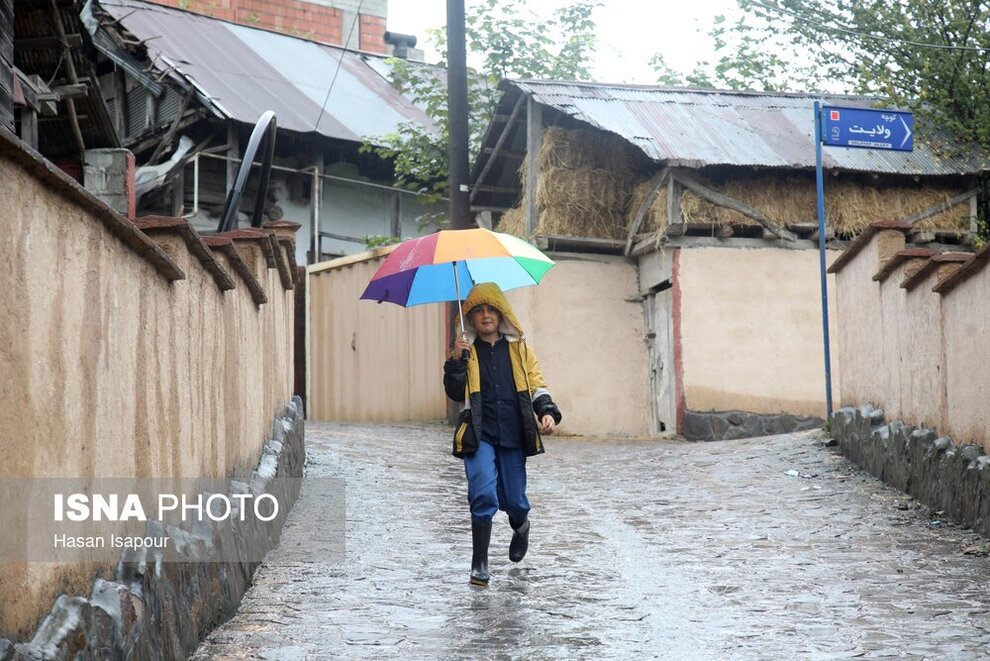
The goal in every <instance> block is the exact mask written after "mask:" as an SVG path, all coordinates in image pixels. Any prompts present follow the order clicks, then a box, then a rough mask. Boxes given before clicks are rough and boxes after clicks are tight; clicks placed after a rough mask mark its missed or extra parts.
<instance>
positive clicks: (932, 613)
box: [193, 423, 990, 660]
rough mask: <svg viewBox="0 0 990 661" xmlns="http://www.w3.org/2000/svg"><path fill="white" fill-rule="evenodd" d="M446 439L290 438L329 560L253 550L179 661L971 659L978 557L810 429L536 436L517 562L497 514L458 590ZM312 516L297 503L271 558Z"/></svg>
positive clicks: (981, 624)
mask: <svg viewBox="0 0 990 661" xmlns="http://www.w3.org/2000/svg"><path fill="white" fill-rule="evenodd" d="M449 436H450V430H449V429H448V428H446V427H440V426H436V427H431V426H380V425H378V426H373V425H348V424H325V423H307V433H306V442H307V452H308V455H309V459H308V465H307V480H314V481H318V480H320V479H322V478H327V477H334V478H344V480H345V481H346V554H345V557H344V560H343V561H342V562H340V561H338V562H334V563H306V562H298V561H296V560H294V559H293V558H292V557H291V556H290V555H287V554H286V552H285V550H284V548H280V549H275V550H274V551H273V552H272V553H271V554H269V556H268V558H267V559H266V561H265V563H264V564H263V565H262V566H261V567H260V568H259V569H258V572H257V574H256V575H255V585H254V586H253V587H252V588H251V590H250V591H249V592H248V594H247V596H246V597H245V599H244V602H243V604H242V606H241V609H240V611H239V612H238V613H237V615H236V616H235V617H234V618H233V619H231V620H230V621H229V622H227V623H226V624H225V625H223V626H222V627H220V628H219V629H217V630H216V631H214V632H213V633H212V634H211V635H210V636H209V637H208V638H207V640H206V641H205V642H204V643H203V644H202V645H201V646H200V648H199V650H198V651H197V653H196V655H195V656H194V657H193V658H195V659H224V658H227V659H278V660H296V659H299V660H302V659H331V658H345V659H346V658H376V659H378V658H403V659H407V658H416V659H418V658H422V659H436V658H439V659H478V658H489V659H502V658H506V659H508V658H534V659H570V658H588V659H602V658H615V659H629V658H636V657H639V658H659V659H782V658H788V659H790V658H814V659H819V658H827V659H833V658H879V657H894V658H911V659H985V658H990V590H988V585H990V584H988V579H990V559H988V557H987V555H986V554H987V552H988V540H986V539H984V538H981V537H979V536H977V535H975V534H974V533H972V532H970V531H967V530H964V529H960V528H958V527H955V526H953V525H952V524H950V523H948V522H945V521H942V520H940V519H939V516H938V513H937V512H931V511H929V510H928V509H927V508H922V507H920V506H918V505H917V504H916V503H915V502H914V501H911V500H909V499H908V498H907V497H906V496H904V495H903V494H902V493H901V492H898V491H895V490H892V489H890V488H887V487H885V486H884V485H883V484H882V483H880V482H878V481H876V480H874V479H873V478H871V477H869V476H867V475H865V474H864V473H861V472H860V471H858V470H857V469H855V468H854V467H853V465H852V464H850V463H849V462H848V461H846V460H845V459H844V458H842V457H841V456H839V455H837V454H836V453H835V452H834V451H833V450H832V449H830V448H826V447H824V445H823V443H822V440H821V439H820V438H819V436H820V433H818V434H816V433H803V434H793V435H787V436H776V437H767V438H759V439H743V440H736V441H722V442H718V443H687V442H680V441H636V440H622V441H598V440H572V439H555V438H551V439H549V443H548V448H549V449H548V451H547V454H545V455H542V456H539V457H535V458H532V459H530V463H529V483H530V485H529V496H530V501H531V502H532V504H533V511H532V513H531V521H532V533H531V540H530V549H529V554H528V555H527V556H526V558H525V559H524V560H523V562H521V563H519V564H513V563H510V562H509V560H508V544H509V539H510V537H511V532H512V531H511V529H510V528H509V526H508V522H507V519H506V517H505V514H504V513H499V515H498V516H497V517H496V519H495V525H494V528H493V531H492V548H491V553H490V568H491V572H492V580H491V584H490V586H489V587H488V588H476V587H470V586H469V585H468V570H469V566H470V558H471V542H470V522H469V516H468V511H467V504H466V501H465V496H464V493H465V486H464V474H463V465H462V464H461V462H459V461H458V460H456V459H454V458H453V457H450V456H449V454H448V446H449ZM321 507H322V506H321V503H320V502H319V498H316V497H311V496H309V497H308V496H307V492H306V491H305V490H304V493H303V496H302V497H301V499H300V501H299V503H298V504H297V505H296V507H295V509H294V510H293V512H292V514H291V516H290V520H289V523H288V524H287V527H286V533H285V537H284V538H283V545H282V546H283V547H286V546H287V544H288V543H291V540H292V539H293V538H295V537H298V536H300V535H301V536H303V537H305V535H307V534H311V532H312V531H310V530H308V528H307V526H308V525H309V522H310V521H311V520H313V519H314V518H315V516H314V515H313V514H314V512H316V511H319V510H320V509H321ZM287 540H288V541H287Z"/></svg>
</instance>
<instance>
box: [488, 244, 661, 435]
mask: <svg viewBox="0 0 990 661" xmlns="http://www.w3.org/2000/svg"><path fill="white" fill-rule="evenodd" d="M551 257H553V259H554V261H555V262H556V266H554V267H553V268H552V269H550V270H549V271H547V274H546V275H545V276H544V277H543V280H542V281H541V282H540V285H539V286H538V287H523V288H520V289H514V290H512V291H509V292H506V298H507V299H508V300H509V303H510V304H511V305H512V307H513V310H514V311H515V313H516V316H518V317H519V323H521V324H522V325H523V327H524V329H525V331H526V337H527V338H528V341H529V343H530V346H532V348H533V351H534V352H535V353H536V355H537V357H538V358H539V361H540V367H541V368H542V370H543V376H544V377H545V378H546V381H547V384H548V385H549V387H550V393H551V394H552V395H553V398H554V401H556V402H557V404H558V406H560V410H561V413H563V415H564V419H563V421H562V422H561V425H560V433H561V434H576V435H587V436H599V435H601V436H624V435H627V436H646V435H649V434H650V421H649V411H650V402H649V388H648V382H647V374H646V343H645V341H644V320H643V308H642V304H641V303H640V301H639V297H638V293H639V292H638V285H637V282H636V266H635V265H634V264H630V263H628V262H626V261H624V260H620V259H617V258H608V257H600V258H595V257H592V256H589V257H588V258H587V259H568V258H566V257H565V256H562V255H553V254H551Z"/></svg>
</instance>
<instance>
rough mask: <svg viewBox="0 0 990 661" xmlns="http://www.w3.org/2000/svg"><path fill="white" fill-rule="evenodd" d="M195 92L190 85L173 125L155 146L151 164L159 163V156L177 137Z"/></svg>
mask: <svg viewBox="0 0 990 661" xmlns="http://www.w3.org/2000/svg"><path fill="white" fill-rule="evenodd" d="M194 94H195V89H194V88H192V87H190V88H189V90H188V91H187V92H186V93H185V95H184V96H183V97H182V105H181V106H180V107H179V112H177V113H176V114H175V121H173V122H172V125H171V126H170V127H169V128H168V131H167V132H166V133H165V135H164V136H163V137H162V141H161V142H159V143H158V146H157V147H155V151H154V152H153V153H152V154H151V158H149V159H148V164H149V165H154V164H155V163H157V162H158V157H159V156H161V155H162V153H163V152H164V151H165V148H166V147H168V145H169V143H171V142H172V138H174V137H175V133H176V131H178V130H179V124H180V123H181V122H182V116H183V115H184V114H185V113H186V108H188V107H189V102H190V101H192V98H193V95H194Z"/></svg>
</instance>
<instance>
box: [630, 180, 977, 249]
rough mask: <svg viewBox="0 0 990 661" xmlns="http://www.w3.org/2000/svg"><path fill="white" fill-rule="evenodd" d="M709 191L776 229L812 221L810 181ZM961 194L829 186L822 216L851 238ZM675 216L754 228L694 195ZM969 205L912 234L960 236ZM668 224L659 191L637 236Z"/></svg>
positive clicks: (718, 184)
mask: <svg viewBox="0 0 990 661" xmlns="http://www.w3.org/2000/svg"><path fill="white" fill-rule="evenodd" d="M651 182H652V180H651V179H647V180H642V181H640V182H639V183H638V184H636V187H635V189H634V191H633V195H632V197H631V199H630V203H629V208H628V212H627V219H626V220H627V224H629V225H631V223H632V222H633V220H634V218H635V215H636V212H637V211H638V210H639V207H640V205H641V204H642V202H643V199H644V198H645V197H646V195H647V193H648V191H649V189H650V185H651ZM701 183H702V184H703V185H705V186H706V187H708V188H711V189H712V190H714V191H717V192H719V193H722V194H724V195H727V196H729V197H731V198H734V199H736V200H739V201H740V202H745V203H746V204H748V205H749V206H751V207H754V208H756V209H759V210H760V211H762V212H763V213H764V214H765V215H766V216H767V218H769V219H770V220H772V221H774V222H775V223H777V224H778V225H782V226H785V227H790V226H793V225H797V224H809V223H812V224H813V223H815V222H817V219H818V205H817V194H816V190H815V181H814V179H813V178H812V177H810V176H805V177H802V176H800V175H789V176H779V175H773V174H759V175H754V176H752V177H730V178H727V179H725V180H724V181H710V180H705V179H701ZM961 192H962V191H961V190H959V189H956V188H941V187H936V186H917V187H907V186H887V187H876V188H875V187H870V186H866V185H863V184H861V183H857V182H853V181H829V182H827V183H826V188H825V211H826V214H827V217H828V224H829V225H830V226H831V227H833V228H834V229H835V230H836V232H837V233H839V234H840V235H846V236H852V235H855V234H858V233H859V232H861V231H863V229H864V228H866V226H867V225H869V224H870V223H871V222H873V221H875V220H883V219H889V218H893V219H898V218H907V217H910V216H912V215H914V214H917V213H920V212H922V211H924V210H926V209H929V208H931V207H933V206H935V205H937V204H940V203H942V202H945V201H946V200H949V199H950V198H952V197H954V196H955V195H958V194H959V193H961ZM680 206H681V215H682V217H683V221H684V222H686V223H697V224H707V225H755V224H757V223H756V221H755V220H752V219H751V218H749V217H747V216H744V215H742V214H741V213H739V212H737V211H732V210H731V209H727V208H725V207H721V206H718V205H716V204H713V203H711V202H709V201H708V200H706V199H704V198H702V197H701V196H699V195H697V194H696V193H694V192H692V191H689V190H683V192H682V193H681V204H680ZM968 215H969V203H968V202H963V203H961V204H957V205H955V206H954V207H952V208H951V209H948V210H946V211H943V212H942V213H940V214H938V215H936V216H933V217H931V218H927V219H925V220H923V221H919V222H918V223H917V227H918V229H939V230H952V231H959V232H963V231H965V230H966V228H967V227H968ZM667 224H668V219H667V192H666V189H664V190H662V191H661V192H660V194H659V195H658V196H657V199H656V200H655V201H654V203H653V205H652V206H651V207H650V209H649V211H648V213H647V215H646V217H645V218H644V221H643V224H642V225H641V226H640V230H639V231H640V233H641V234H645V233H649V232H652V231H660V232H663V231H664V230H665V229H666V227H667Z"/></svg>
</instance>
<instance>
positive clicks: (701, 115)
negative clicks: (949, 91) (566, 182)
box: [500, 80, 987, 176]
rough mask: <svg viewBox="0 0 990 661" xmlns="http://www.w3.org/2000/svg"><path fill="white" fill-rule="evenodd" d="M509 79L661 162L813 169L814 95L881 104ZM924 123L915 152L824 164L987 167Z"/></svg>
mask: <svg viewBox="0 0 990 661" xmlns="http://www.w3.org/2000/svg"><path fill="white" fill-rule="evenodd" d="M503 86H504V87H505V88H506V89H508V90H510V91H511V89H512V88H515V89H517V90H519V91H520V92H522V93H523V94H527V95H530V96H532V97H533V99H534V100H536V101H537V102H539V103H541V104H543V105H545V106H550V107H552V108H556V109H557V110H559V111H561V112H563V113H566V114H568V115H570V116H572V117H574V118H575V119H579V120H581V121H583V122H586V123H588V124H590V125H592V126H595V127H597V128H600V129H603V130H605V131H611V132H612V133H616V134H618V135H620V136H622V137H623V138H625V139H627V140H628V141H629V142H631V143H632V144H634V145H636V146H637V147H639V148H640V149H641V150H643V152H644V153H645V154H646V155H647V156H649V157H650V158H652V159H653V160H655V161H659V162H661V163H664V164H668V165H677V166H684V167H692V168H702V167H706V166H711V165H735V166H758V167H780V168H813V167H815V141H814V124H813V121H812V118H813V111H812V108H813V103H814V101H816V100H817V101H822V102H823V103H825V104H829V105H837V106H845V107H864V108H868V107H876V104H877V101H878V99H876V98H871V97H854V96H813V95H807V94H775V93H754V92H730V91H699V90H685V89H680V88H670V87H642V86H617V85H604V84H598V83H572V82H553V81H531V80H510V81H504V83H503ZM514 96H515V95H513V94H506V97H514ZM510 105H511V101H510V100H508V99H504V100H503V108H501V109H500V111H506V112H507V110H506V109H507V108H508V107H509V106H510ZM916 126H917V122H916ZM919 128H920V129H921V130H920V131H919V132H918V133H916V135H915V142H914V151H913V152H895V151H884V150H871V149H836V148H826V149H825V150H824V153H823V164H824V167H826V168H828V169H840V170H851V171H861V172H878V173H888V174H906V175H923V176H937V175H960V174H972V173H976V172H981V171H983V170H984V169H986V168H987V159H986V157H985V155H984V154H983V153H982V152H981V151H979V150H977V149H975V148H974V149H973V150H967V152H966V153H965V154H963V155H959V156H953V157H948V158H947V157H943V156H939V155H938V154H937V153H936V151H935V150H933V149H932V147H931V145H932V144H933V143H935V142H936V141H938V142H942V143H947V142H948V140H949V139H948V137H947V136H946V135H945V134H944V133H942V132H940V131H938V130H937V129H933V127H919ZM919 134H920V135H919ZM925 135H927V136H928V137H927V139H926V138H925V137H923V136H925Z"/></svg>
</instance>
